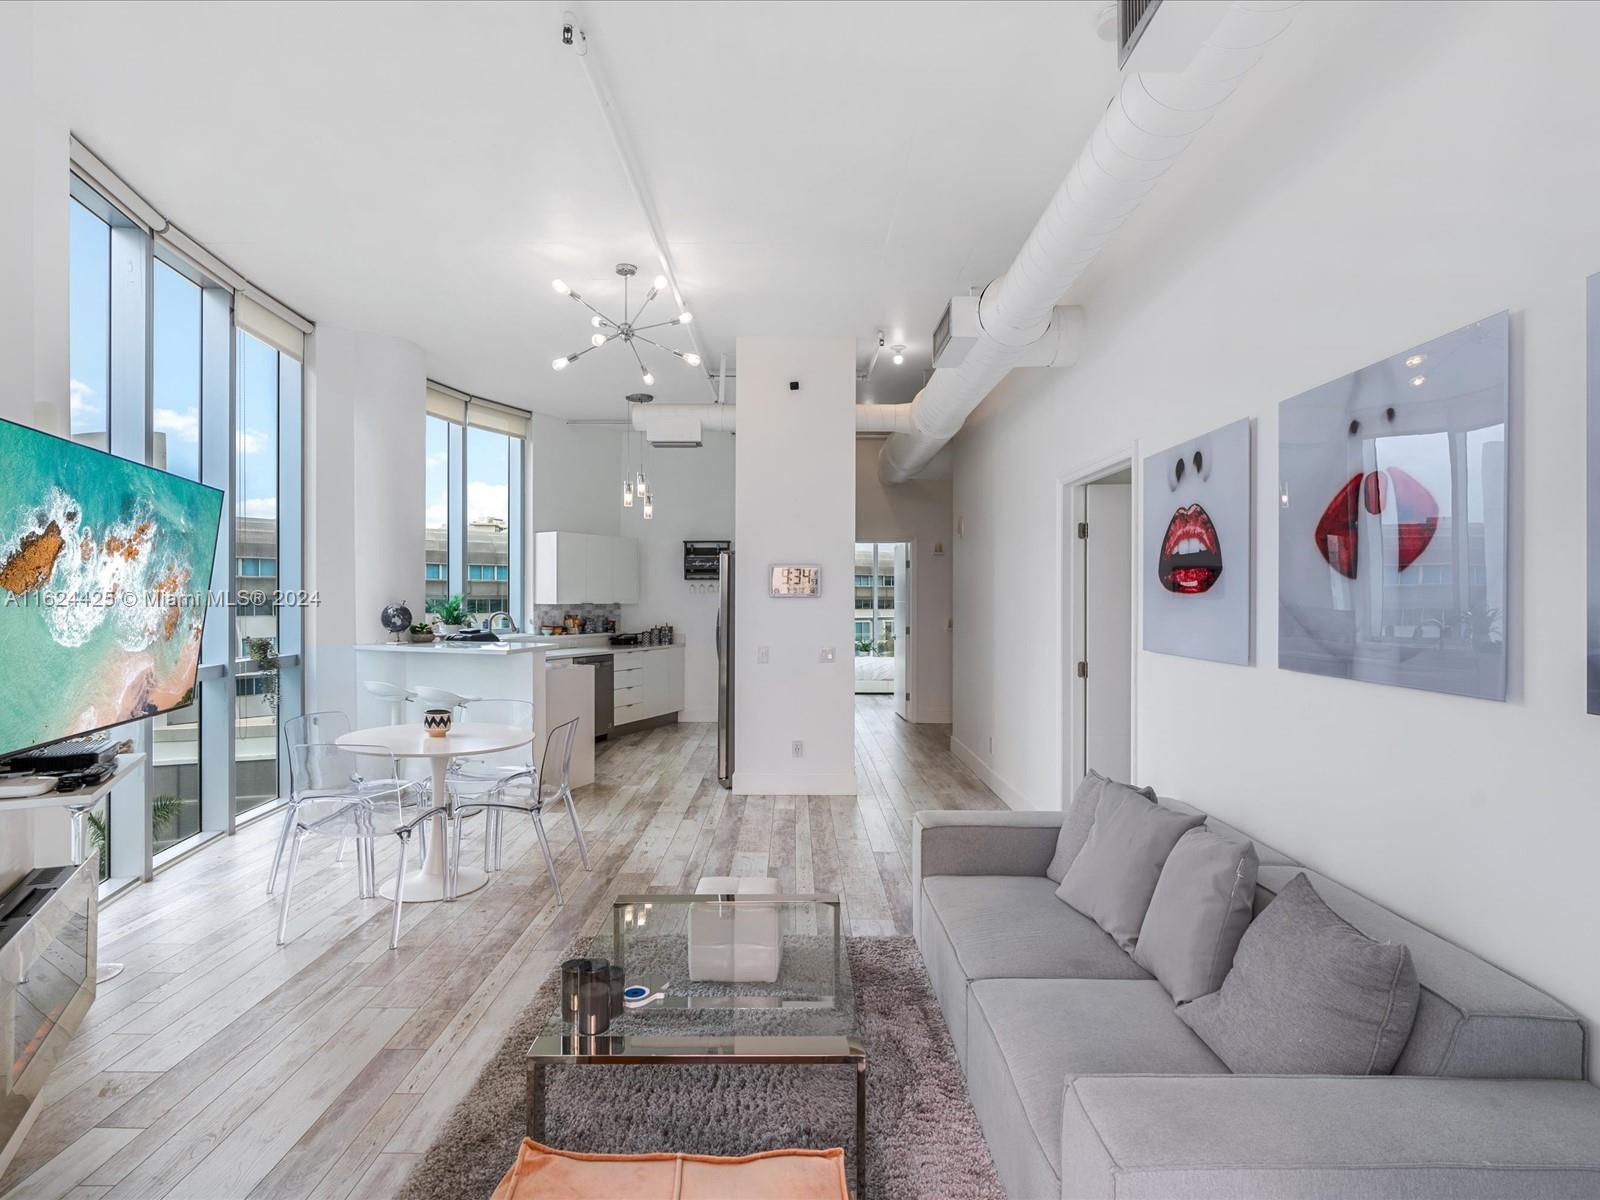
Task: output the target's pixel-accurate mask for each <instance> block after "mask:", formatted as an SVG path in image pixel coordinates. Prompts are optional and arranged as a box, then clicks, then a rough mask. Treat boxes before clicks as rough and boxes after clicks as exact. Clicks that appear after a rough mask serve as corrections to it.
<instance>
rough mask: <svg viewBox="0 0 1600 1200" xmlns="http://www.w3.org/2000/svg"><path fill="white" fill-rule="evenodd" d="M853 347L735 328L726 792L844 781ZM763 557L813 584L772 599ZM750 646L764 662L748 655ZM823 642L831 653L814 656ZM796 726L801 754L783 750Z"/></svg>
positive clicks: (850, 778)
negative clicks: (733, 591)
mask: <svg viewBox="0 0 1600 1200" xmlns="http://www.w3.org/2000/svg"><path fill="white" fill-rule="evenodd" d="M855 352H856V347H855V339H853V338H740V339H738V346H737V356H738V362H739V434H738V437H737V438H736V439H735V443H736V447H737V449H736V451H735V457H736V461H737V471H736V474H737V478H736V479H735V481H734V488H735V496H736V502H735V505H734V530H735V533H734V541H735V543H736V545H735V547H734V549H735V551H736V558H735V567H734V577H735V585H736V587H737V589H738V591H737V610H736V614H735V619H734V631H735V648H734V653H735V656H736V657H735V665H736V683H735V687H734V697H735V710H734V753H735V759H734V772H735V773H734V782H733V786H734V790H735V791H737V792H753V793H759V794H777V795H789V794H795V793H801V794H812V795H853V794H854V793H855V790H856V785H855V741H854V708H855V695H854V688H855V682H854V667H853V665H852V661H851V660H852V656H853V654H854V650H853V647H854V645H855V639H854V636H853V633H854V625H853V623H852V615H853V613H854V608H853V603H854V596H855V588H854V578H855V571H854V567H855V523H856V512H855V369H856V368H855V361H856V360H855ZM791 380H794V381H798V382H799V384H800V390H799V391H791V390H790V388H789V383H790V381H791ZM775 563H815V564H817V565H820V566H821V568H822V594H821V595H820V596H818V597H816V598H814V599H783V600H775V599H773V598H772V597H771V596H770V595H768V569H769V568H770V567H771V566H772V565H773V564H775ZM763 646H764V647H767V649H768V652H769V655H770V661H769V662H767V663H765V664H761V663H758V661H757V656H758V649H759V648H760V647H763ZM824 647H832V648H833V650H834V661H833V662H831V663H823V662H820V661H819V656H820V654H821V652H822V650H823V648H824ZM796 740H799V741H802V742H804V744H805V754H804V757H803V758H794V757H792V755H791V752H790V743H791V742H793V741H796Z"/></svg>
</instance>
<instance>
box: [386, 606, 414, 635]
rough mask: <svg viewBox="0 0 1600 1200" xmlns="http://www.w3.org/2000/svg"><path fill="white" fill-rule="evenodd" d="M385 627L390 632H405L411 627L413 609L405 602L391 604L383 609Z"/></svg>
mask: <svg viewBox="0 0 1600 1200" xmlns="http://www.w3.org/2000/svg"><path fill="white" fill-rule="evenodd" d="M383 627H384V628H385V629H387V630H388V631H389V632H390V633H404V632H405V631H406V630H408V629H410V628H411V610H410V609H409V608H407V607H406V606H405V605H404V604H391V605H389V606H388V607H387V608H385V609H384V610H383Z"/></svg>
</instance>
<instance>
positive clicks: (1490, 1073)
mask: <svg viewBox="0 0 1600 1200" xmlns="http://www.w3.org/2000/svg"><path fill="white" fill-rule="evenodd" d="M1162 803H1163V804H1165V805H1167V806H1169V807H1174V808H1179V809H1184V810H1186V811H1189V812H1195V811H1197V810H1194V809H1192V808H1188V807H1187V806H1185V805H1182V804H1177V803H1175V802H1173V801H1171V800H1162ZM1061 822H1062V814H1060V813H1035V812H998V813H997V812H923V813H918V814H917V815H916V817H915V818H914V820H913V824H912V871H913V879H912V889H913V890H912V912H913V916H912V919H913V929H914V932H915V935H916V938H917V942H918V945H919V946H920V947H921V949H922V956H923V959H924V961H925V962H926V964H927V968H928V975H929V978H930V980H931V981H932V984H933V988H934V991H935V992H936V993H937V995H938V998H939V1003H940V1005H941V1007H942V1008H943V1010H944V1014H945V1018H946V1020H947V1022H948V1024H949V1027H950V1034H951V1037H952V1038H953V1039H954V1041H955V1046H956V1053H957V1055H958V1057H959V1058H960V1060H961V1063H962V1066H963V1068H964V1070H965V1072H966V1076H967V1085H968V1090H969V1092H970V1093H971V1097H972V1104H973V1107H974V1109H975V1110H976V1111H977V1114H978V1118H979V1120H980V1121H981V1122H982V1125H983V1129H984V1133H985V1136H986V1137H987V1138H988V1141H989V1145H990V1149H991V1150H992V1152H993V1156H994V1161H995V1166H996V1168H997V1169H998V1171H999V1174H1000V1178H1001V1180H1002V1181H1003V1182H1004V1184H1005V1187H1006V1191H1007V1194H1008V1195H1009V1196H1010V1197H1011V1200H1044V1198H1046V1197H1049V1198H1051V1200H1054V1198H1055V1197H1062V1198H1063V1200H1076V1198H1079V1197H1117V1198H1119V1200H1120V1198H1124V1197H1163V1198H1165V1197H1184V1198H1202V1197H1273V1198H1280V1197H1283V1198H1289V1197H1319V1198H1320V1197H1329V1196H1334V1197H1440V1198H1445V1197H1448V1198H1450V1200H1457V1198H1462V1197H1483V1198H1490V1197H1493V1198H1496V1200H1499V1198H1502V1197H1524V1196H1526V1197H1534V1196H1538V1197H1580V1196H1581V1197H1600V1088H1595V1087H1593V1086H1591V1085H1590V1084H1589V1083H1587V1082H1585V1031H1584V1028H1583V1025H1582V1024H1581V1023H1580V1021H1579V1020H1578V1018H1577V1017H1576V1016H1575V1015H1574V1014H1573V1013H1572V1012H1571V1011H1570V1010H1568V1009H1567V1008H1565V1007H1564V1006H1563V1005H1561V1004H1559V1003H1558V1002H1556V1001H1555V1000H1553V999H1551V998H1550V997H1549V996H1547V995H1545V994H1544V993H1542V992H1540V991H1538V990H1536V989H1535V988H1533V987H1530V986H1529V985H1528V984H1526V983H1523V982H1522V981H1520V980H1518V979H1515V978H1513V977H1512V976H1510V975H1508V974H1506V973H1505V972H1504V971H1501V970H1499V969H1498V968H1496V967H1494V966H1491V965H1490V964H1489V963H1487V962H1485V961H1483V960H1482V959H1480V958H1478V957H1476V956H1474V955H1472V954H1470V953H1468V952H1467V951H1465V950H1463V949H1461V948H1460V947H1458V946H1455V945H1452V944H1451V943H1449V942H1447V941H1445V940H1444V939H1442V938H1439V937H1436V936H1435V935H1433V934H1431V933H1429V932H1428V931H1427V930H1425V929H1422V928H1420V927H1419V926H1417V925H1414V924H1411V923H1410V922H1408V921H1406V920H1404V919H1402V918H1401V917H1398V916H1396V915H1395V914H1393V913H1391V912H1389V911H1387V910H1385V909H1384V908H1382V907H1380V906H1379V905H1377V904H1374V903H1372V902H1371V901H1369V900H1366V899H1364V898H1363V897H1361V896H1359V895H1357V894H1356V893H1354V892H1352V891H1350V890H1349V889H1348V888H1345V887H1342V886H1340V885H1339V884H1337V883H1335V882H1334V881H1333V880H1331V879H1327V878H1324V877H1322V876H1320V875H1318V874H1316V873H1314V872H1310V871H1308V872H1306V874H1307V877H1308V878H1309V879H1310V881H1311V883H1312V884H1313V886H1314V887H1315V888H1316V891H1317V893H1318V894H1319V895H1320V896H1321V897H1322V899H1323V900H1324V901H1326V903H1327V904H1328V906H1329V907H1331V908H1332V909H1333V910H1334V911H1335V912H1336V913H1337V914H1338V915H1339V916H1340V917H1342V918H1343V919H1344V920H1346V921H1348V922H1349V923H1350V924H1351V925H1353V926H1355V927H1356V928H1357V929H1359V930H1360V931H1361V932H1363V933H1365V934H1367V935H1368V936H1369V937H1371V938H1374V939H1377V940H1379V941H1396V942H1403V943H1404V944H1405V945H1407V946H1408V947H1409V948H1410V950H1411V955H1412V960H1413V962H1414V964H1415V967H1416V972H1417V977H1418V980H1419V982H1420V984H1421V998H1420V1002H1419V1006H1418V1010H1417V1016H1416V1021H1415V1024H1414V1026H1413V1028H1412V1032H1411V1035H1410V1038H1409V1040H1408V1041H1407V1042H1406V1044H1405V1048H1404V1050H1403V1052H1402V1054H1401V1057H1400V1061H1399V1063H1398V1065H1397V1066H1396V1068H1395V1072H1394V1074H1392V1075H1382V1076H1376V1075H1374V1076H1285V1075H1234V1074H1231V1073H1230V1072H1229V1071H1228V1068H1227V1067H1226V1066H1224V1065H1223V1063H1222V1061H1221V1060H1220V1059H1219V1058H1217V1056H1216V1055H1214V1054H1213V1053H1212V1052H1211V1050H1210V1049H1208V1048H1207V1046H1206V1045H1205V1043H1204V1042H1202V1041H1201V1040H1200V1038H1199V1037H1197V1036H1196V1035H1195V1034H1194V1033H1193V1032H1192V1031H1191V1030H1190V1029H1189V1027H1188V1026H1187V1025H1186V1024H1184V1023H1183V1022H1182V1021H1180V1020H1179V1019H1178V1017H1177V1016H1176V1015H1175V1011H1174V1004H1173V1000H1172V997H1171V996H1170V995H1168V994H1167V992H1166V990H1165V988H1163V987H1162V985H1161V984H1160V983H1159V982H1157V981H1156V980H1155V979H1154V978H1152V977H1151V976H1150V975H1148V974H1147V973H1146V972H1145V971H1144V970H1142V969H1141V968H1140V967H1139V966H1138V965H1137V964H1136V963H1135V962H1134V961H1133V959H1132V958H1131V957H1129V955H1128V954H1126V953H1124V952H1123V950H1122V949H1121V948H1120V947H1119V946H1118V945H1117V943H1116V942H1115V941H1114V940H1113V939H1112V938H1111V937H1110V936H1109V935H1108V934H1106V933H1105V932H1103V931H1102V930H1101V929H1100V927H1099V926H1098V925H1096V924H1095V923H1094V922H1093V921H1091V920H1090V919H1089V918H1088V917H1085V916H1083V915H1082V914H1080V913H1079V912H1077V911H1076V910H1075V909H1073V908H1071V907H1069V906H1068V905H1067V904H1065V903H1064V902H1063V901H1061V900H1060V899H1058V898H1057V896H1056V884H1055V883H1054V882H1053V881H1052V880H1050V879H1048V878H1046V875H1045V871H1046V868H1047V866H1048V864H1049V863H1050V860H1051V856H1052V855H1053V854H1054V852H1055V848H1056V841H1057V836H1058V833H1059V830H1060V826H1061ZM1207 825H1208V826H1210V827H1211V828H1213V829H1215V830H1217V831H1218V832H1220V833H1223V834H1231V835H1233V836H1235V837H1240V838H1242V837H1245V836H1246V835H1243V834H1240V833H1238V831H1236V830H1232V829H1230V828H1229V827H1228V826H1226V825H1223V824H1222V823H1220V822H1218V821H1216V820H1215V819H1214V818H1213V819H1209V820H1208V821H1207ZM1255 845H1256V851H1257V855H1258V857H1259V860H1260V864H1261V866H1260V872H1259V882H1258V885H1257V894H1256V901H1255V907H1256V911H1258V912H1259V911H1260V909H1261V908H1262V907H1263V906H1264V905H1265V904H1266V903H1268V902H1269V901H1270V900H1271V899H1272V897H1273V895H1274V894H1275V892H1276V890H1277V889H1278V888H1281V887H1283V886H1284V885H1285V884H1286V883H1287V882H1288V881H1289V880H1290V879H1292V878H1293V877H1294V876H1295V875H1297V874H1298V873H1299V872H1300V870H1301V868H1300V867H1299V866H1298V865H1297V864H1296V863H1295V862H1294V861H1293V860H1292V859H1290V858H1289V857H1288V856H1287V855H1284V854H1281V853H1279V852H1277V851H1275V850H1273V849H1272V848H1271V847H1270V846H1265V845H1262V844H1261V843H1260V842H1259V841H1258V842H1256V843H1255Z"/></svg>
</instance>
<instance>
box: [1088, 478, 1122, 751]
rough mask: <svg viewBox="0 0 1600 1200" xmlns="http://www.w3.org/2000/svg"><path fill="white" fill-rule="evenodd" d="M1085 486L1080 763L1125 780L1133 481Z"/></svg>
mask: <svg viewBox="0 0 1600 1200" xmlns="http://www.w3.org/2000/svg"><path fill="white" fill-rule="evenodd" d="M1083 490H1084V512H1085V517H1086V523H1087V525H1088V536H1087V537H1086V538H1085V539H1084V540H1083V560H1082V561H1083V587H1084V592H1083V647H1084V650H1083V655H1082V659H1081V662H1080V665H1079V667H1078V671H1079V674H1080V675H1082V676H1083V683H1084V687H1083V698H1084V704H1083V765H1084V767H1085V768H1086V769H1089V770H1095V771H1099V772H1100V773H1101V774H1102V775H1106V776H1109V777H1110V778H1112V779H1127V778H1128V774H1129V771H1130V769H1131V766H1132V762H1131V758H1132V756H1131V753H1130V748H1131V746H1132V741H1133V739H1132V727H1131V718H1130V713H1129V709H1130V706H1131V703H1132V698H1133V680H1132V670H1133V487H1132V485H1130V484H1126V483H1091V484H1090V485H1089V486H1088V487H1086V488H1084V489H1083Z"/></svg>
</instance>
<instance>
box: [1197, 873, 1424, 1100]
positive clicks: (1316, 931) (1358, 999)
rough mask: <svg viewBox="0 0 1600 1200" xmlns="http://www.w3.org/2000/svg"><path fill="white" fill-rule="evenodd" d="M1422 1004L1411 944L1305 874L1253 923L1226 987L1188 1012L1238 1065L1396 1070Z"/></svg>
mask: <svg viewBox="0 0 1600 1200" xmlns="http://www.w3.org/2000/svg"><path fill="white" fill-rule="evenodd" d="M1416 1011H1417V976H1416V971H1415V970H1414V969H1413V967H1412V965H1411V955H1410V954H1409V953H1408V952H1407V951H1406V948H1405V947H1404V946H1401V945H1396V944H1395V943H1392V942H1389V943H1383V942H1375V941H1373V940H1372V939H1371V938H1369V937H1368V936H1367V935H1366V934H1364V933H1362V932H1361V931H1360V930H1359V929H1356V928H1355V927H1354V926H1353V925H1351V924H1350V923H1349V922H1348V921H1346V920H1344V919H1343V918H1341V917H1340V916H1339V915H1338V914H1337V913H1335V912H1334V911H1333V910H1332V909H1331V908H1329V907H1328V906H1327V905H1326V904H1325V903H1323V901H1322V899H1321V898H1320V897H1319V896H1318V895H1317V893H1316V889H1314V888H1313V887H1312V886H1311V884H1310V882H1309V881H1308V880H1307V879H1306V877H1305V875H1304V874H1300V875H1297V876H1295V878H1293V879H1291V880H1290V881H1289V882H1288V883H1287V884H1286V885H1284V888H1283V890H1282V891H1281V892H1279V893H1278V897H1277V899H1275V900H1274V901H1273V902H1272V903H1271V904H1270V905H1268V906H1267V911H1266V912H1264V913H1262V914H1261V915H1260V916H1259V917H1257V918H1256V920H1255V922H1254V924H1252V925H1251V926H1250V928H1249V929H1248V930H1247V931H1246V932H1245V935H1244V937H1243V938H1242V939H1241V940H1240V942H1239V952H1238V954H1236V955H1235V956H1234V960H1233V970H1231V971H1229V972H1228V977H1227V978H1226V979H1225V980H1223V983H1222V990H1221V991H1219V992H1215V993H1213V994H1212V995H1209V996H1202V997H1201V998H1200V999H1198V1000H1196V1001H1194V1002H1193V1003H1191V1004H1186V1005H1184V1006H1183V1007H1182V1008H1180V1009H1179V1010H1178V1016H1179V1017H1180V1018H1181V1019H1182V1020H1183V1021H1185V1022H1186V1023H1187V1024H1188V1025H1189V1027H1190V1028H1191V1029H1193V1030H1194V1031H1195V1032H1196V1033H1198V1034H1199V1035H1200V1036H1201V1037H1202V1038H1203V1039H1205V1043H1206V1045H1208V1046H1210V1047H1211V1048H1212V1049H1213V1050H1215V1051H1216V1052H1217V1054H1218V1056H1219V1057H1221V1059H1222V1061H1223V1062H1225V1063H1227V1064H1228V1066H1229V1067H1231V1068H1232V1069H1233V1070H1235V1071H1239V1072H1247V1073H1251V1074H1264V1075H1387V1074H1388V1073H1389V1072H1390V1071H1391V1070H1392V1069H1393V1068H1394V1064H1395V1060H1396V1059H1398V1058H1399V1057H1400V1050H1401V1048H1402V1047H1403V1046H1404V1045H1405V1041H1406V1037H1407V1036H1408V1035H1409V1034H1410V1033H1411V1022H1412V1018H1413V1017H1415V1016H1416Z"/></svg>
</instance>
